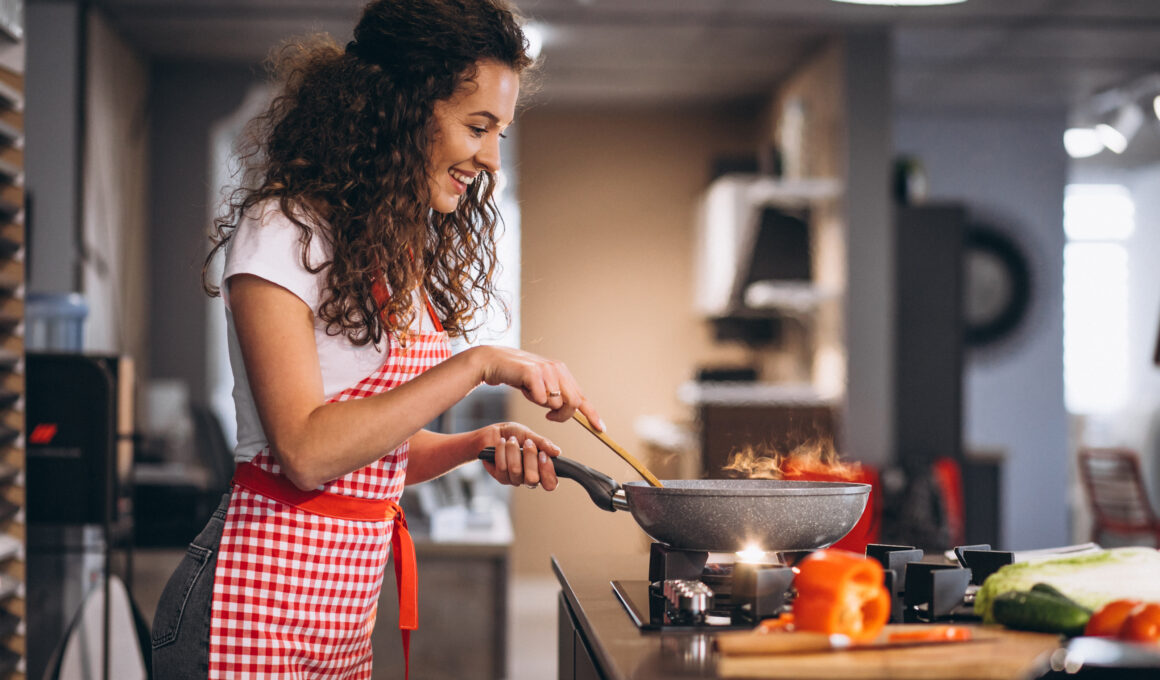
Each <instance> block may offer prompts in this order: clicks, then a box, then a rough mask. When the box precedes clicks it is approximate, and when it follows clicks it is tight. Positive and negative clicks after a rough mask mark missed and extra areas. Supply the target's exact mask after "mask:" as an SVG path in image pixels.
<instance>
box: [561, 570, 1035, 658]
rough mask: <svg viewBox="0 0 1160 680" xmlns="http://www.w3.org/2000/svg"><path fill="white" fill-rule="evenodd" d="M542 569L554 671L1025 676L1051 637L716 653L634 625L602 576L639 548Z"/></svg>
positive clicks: (689, 636) (705, 644)
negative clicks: (771, 653) (551, 595)
mask: <svg viewBox="0 0 1160 680" xmlns="http://www.w3.org/2000/svg"><path fill="white" fill-rule="evenodd" d="M552 569H553V571H554V572H555V574H556V577H557V579H558V580H559V582H560V595H559V619H558V626H559V679H560V680H665V679H669V678H724V677H735V678H773V677H813V678H853V677H859V678H875V677H883V678H907V677H909V678H923V677H926V678H955V677H957V678H995V679H1001V678H1026V677H1035V676H1037V675H1039V673H1041V672H1042V671H1046V667H1045V666H1044V665H1043V664H1044V663H1045V661H1046V654H1047V653H1049V652H1050V651H1051V650H1052V648H1053V647H1054V646H1055V639H1054V637H1053V636H1044V635H1042V634H1038V633H1018V632H1015V631H1003V630H1001V629H993V634H994V635H996V636H998V637H997V638H993V639H990V640H986V641H983V640H980V641H973V642H966V643H958V644H954V645H936V646H927V647H925V648H918V647H909V648H903V649H893V650H889V651H882V650H874V651H855V652H827V653H824V654H799V655H793V657H794V658H792V659H791V658H788V657H786V656H782V657H777V658H776V659H775V658H773V657H730V658H727V659H721V658H718V655H717V654H716V652H714V651H713V639H714V637H715V635H716V634H715V633H699V632H671V633H670V632H658V631H641V630H639V629H638V628H637V626H636V624H635V623H633V621H632V619H631V618H630V617H629V615H628V613H627V612H626V610H625V608H624V606H623V605H622V604H621V603H620V601H619V600H618V599H617V596H616V595H615V594H614V593H613V591H612V587H611V585H610V581H611V580H613V579H639V578H642V575H646V574H647V573H648V558H647V556H645V555H592V556H586V557H584V558H569V559H567V560H564V559H560V558H557V557H553V558H552ZM988 632H992V631H991V630H989V631H988ZM878 671H880V674H876V673H877V672H878Z"/></svg>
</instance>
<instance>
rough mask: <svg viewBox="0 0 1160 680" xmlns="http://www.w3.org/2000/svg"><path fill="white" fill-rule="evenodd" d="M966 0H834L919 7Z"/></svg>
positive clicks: (859, 3)
mask: <svg viewBox="0 0 1160 680" xmlns="http://www.w3.org/2000/svg"><path fill="white" fill-rule="evenodd" d="M966 1H967V0H834V2H844V3H847V4H850V5H889V6H892V7H920V6H923V5H957V4H959V3H962V2H966Z"/></svg>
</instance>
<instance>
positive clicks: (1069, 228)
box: [1063, 184, 1136, 414]
mask: <svg viewBox="0 0 1160 680" xmlns="http://www.w3.org/2000/svg"><path fill="white" fill-rule="evenodd" d="M1135 212H1136V210H1135V204H1134V202H1133V201H1132V196H1131V194H1130V193H1129V192H1128V189H1127V188H1126V187H1124V186H1121V185H1117V184H1072V185H1069V186H1068V187H1067V190H1066V194H1065V197H1064V204H1063V228H1064V233H1065V234H1066V235H1067V245H1066V246H1064V252H1063V374H1064V391H1065V399H1066V403H1067V408H1068V410H1069V411H1071V412H1072V413H1083V414H1100V413H1108V412H1111V411H1114V410H1116V409H1118V408H1120V407H1122V406H1123V405H1124V403H1125V401H1126V399H1127V387H1128V274H1129V272H1128V251H1127V247H1126V245H1125V241H1126V239H1127V238H1128V237H1129V236H1130V235H1131V234H1132V231H1133V230H1134V229H1135Z"/></svg>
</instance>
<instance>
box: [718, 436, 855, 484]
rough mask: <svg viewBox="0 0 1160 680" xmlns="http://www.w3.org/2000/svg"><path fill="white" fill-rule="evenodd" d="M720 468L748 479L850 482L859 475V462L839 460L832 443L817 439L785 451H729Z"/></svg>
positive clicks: (749, 448) (752, 449)
mask: <svg viewBox="0 0 1160 680" xmlns="http://www.w3.org/2000/svg"><path fill="white" fill-rule="evenodd" d="M723 470H724V471H725V472H728V473H732V474H731V476H733V477H744V478H749V479H810V480H817V481H850V480H853V479H855V478H857V477H858V476H859V474H860V473H861V465H859V464H858V463H843V462H841V461H839V460H838V454H837V452H836V451H834V445H833V442H832V441H828V440H818V441H812V442H806V443H803V444H800V445H799V446H797V447H796V448H794V449H793V450H791V451H789V452H780V451H766V450H763V449H759V448H758V447H754V446H747V447H745V448H743V449H741V450H740V451H737V452H735V453H733V454H730V456H729V462H728V463H727V464H726V465H725V467H724V468H723Z"/></svg>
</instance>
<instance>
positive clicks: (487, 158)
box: [475, 135, 500, 174]
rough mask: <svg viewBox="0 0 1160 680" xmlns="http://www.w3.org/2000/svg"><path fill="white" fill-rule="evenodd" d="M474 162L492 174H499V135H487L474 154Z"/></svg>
mask: <svg viewBox="0 0 1160 680" xmlns="http://www.w3.org/2000/svg"><path fill="white" fill-rule="evenodd" d="M475 162H476V163H479V164H480V165H482V166H483V167H484V168H485V169H487V171H488V172H491V173H492V174H495V173H497V172H499V162H500V158H499V135H488V138H487V139H485V140H484V142H483V145H482V146H481V147H480V148H479V151H478V152H477V153H476V154H475Z"/></svg>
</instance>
